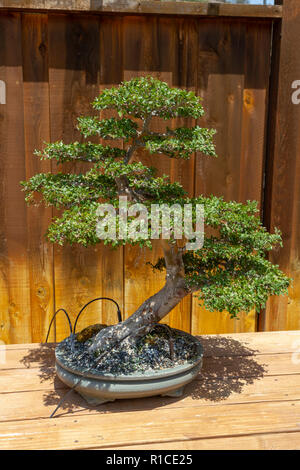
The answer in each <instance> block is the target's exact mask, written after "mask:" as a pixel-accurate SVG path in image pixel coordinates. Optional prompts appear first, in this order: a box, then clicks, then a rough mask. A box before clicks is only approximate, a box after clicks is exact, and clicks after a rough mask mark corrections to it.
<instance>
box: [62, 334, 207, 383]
mask: <svg viewBox="0 0 300 470" xmlns="http://www.w3.org/2000/svg"><path fill="white" fill-rule="evenodd" d="M172 330H174V331H177V332H179V333H181V334H184V335H185V336H188V337H189V338H192V340H193V341H194V343H195V344H196V345H197V357H196V359H195V360H192V361H189V362H186V363H185V364H180V365H178V366H174V367H168V368H166V369H159V370H151V371H145V372H140V373H136V372H135V373H133V374H120V375H115V374H110V373H102V374H99V373H95V372H94V373H93V372H88V371H87V372H85V371H83V370H82V369H80V368H79V369H77V368H76V367H70V366H67V365H65V364H64V362H63V361H61V360H60V358H58V355H57V350H55V360H56V362H57V364H59V365H60V367H62V368H63V369H65V370H67V371H69V372H71V373H73V374H76V375H79V376H82V377H86V378H92V379H96V380H104V381H105V380H106V381H112V382H114V381H139V380H154V379H160V378H164V377H170V376H172V375H177V374H181V373H183V372H186V371H188V370H189V369H192V368H193V367H195V366H196V365H197V364H199V362H200V361H202V358H203V347H202V344H201V343H200V341H199V340H198V338H196V337H195V336H193V335H191V334H190V333H187V332H186V331H182V330H178V329H177V328H172Z"/></svg>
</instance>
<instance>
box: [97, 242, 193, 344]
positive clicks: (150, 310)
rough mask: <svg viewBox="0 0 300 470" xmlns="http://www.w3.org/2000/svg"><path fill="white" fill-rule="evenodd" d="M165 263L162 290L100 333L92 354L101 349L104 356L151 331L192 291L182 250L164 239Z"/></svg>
mask: <svg viewBox="0 0 300 470" xmlns="http://www.w3.org/2000/svg"><path fill="white" fill-rule="evenodd" d="M162 245H163V250H164V256H165V264H166V271H167V275H166V282H165V285H164V286H163V288H162V289H161V290H160V291H159V292H157V293H156V294H154V295H153V296H151V297H149V298H148V299H147V300H145V302H144V303H143V304H142V305H141V306H140V307H139V308H138V309H137V310H136V311H135V312H134V313H133V314H132V315H131V316H130V317H129V318H127V319H126V320H124V321H123V322H122V323H119V324H117V325H113V326H110V327H108V328H105V329H103V330H101V331H100V332H99V333H98V334H97V335H96V336H95V338H94V341H93V343H92V345H91V346H90V351H91V352H93V351H96V350H99V351H101V353H104V352H105V351H107V350H109V349H111V348H112V347H113V346H114V345H116V344H117V343H119V342H120V341H122V340H124V339H125V338H132V339H134V338H137V337H140V336H144V335H145V334H147V333H148V331H150V329H151V328H152V326H153V324H155V323H157V322H159V321H160V320H161V319H162V318H163V317H165V316H166V315H167V314H168V313H169V312H170V311H171V310H172V309H173V308H174V307H176V305H177V304H178V303H179V302H180V301H181V300H182V299H183V298H184V297H185V296H186V295H188V294H189V293H190V292H191V291H190V289H188V288H187V286H186V283H185V279H184V265H183V261H182V251H183V250H182V249H181V248H178V247H177V246H176V245H171V244H169V243H167V242H166V241H165V240H162Z"/></svg>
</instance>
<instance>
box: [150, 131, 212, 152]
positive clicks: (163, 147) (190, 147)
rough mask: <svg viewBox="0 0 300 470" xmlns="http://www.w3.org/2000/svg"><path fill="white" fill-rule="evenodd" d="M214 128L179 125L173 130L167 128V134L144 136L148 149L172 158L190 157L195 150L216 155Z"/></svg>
mask: <svg viewBox="0 0 300 470" xmlns="http://www.w3.org/2000/svg"><path fill="white" fill-rule="evenodd" d="M215 132H216V131H215V130H214V129H203V128H201V127H199V126H196V127H193V128H192V129H191V128H186V127H179V128H177V129H175V130H174V131H172V130H171V129H168V128H167V132H166V134H165V135H153V134H152V135H150V136H146V137H144V139H143V140H144V142H145V146H146V149H147V150H149V152H150V153H163V154H165V155H168V157H171V158H184V159H188V158H190V156H191V155H192V153H194V152H202V153H204V154H206V155H210V156H213V157H216V153H215V147H214V144H213V140H212V137H213V135H214V134H215Z"/></svg>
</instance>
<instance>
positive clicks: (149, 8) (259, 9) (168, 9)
mask: <svg viewBox="0 0 300 470" xmlns="http://www.w3.org/2000/svg"><path fill="white" fill-rule="evenodd" d="M0 8H5V9H14V8H17V9H21V8H24V9H39V10H52V9H53V10H61V11H65V12H69V11H76V12H87V13H88V12H90V13H101V12H104V13H105V12H106V13H133V14H136V13H143V14H147V13H148V14H160V15H164V14H167V15H170V14H171V15H196V16H198V15H200V16H201V15H205V16H206V15H209V16H219V15H220V16H238V17H239V16H246V17H262V18H280V17H281V14H282V10H281V7H279V6H272V5H268V6H262V5H222V4H221V5H214V4H213V3H208V4H207V3H206V2H205V3H204V4H199V3H197V4H195V3H193V2H185V1H184V2H176V3H175V2H172V1H169V2H161V3H158V2H157V1H155V0H154V1H153V0H148V1H143V2H141V3H140V2H139V3H137V2H136V0H123V1H122V2H120V1H118V0H110V1H106V2H105V3H101V2H100V3H98V2H91V1H90V0H69V1H68V2H63V3H62V2H61V0H23V1H20V0H0Z"/></svg>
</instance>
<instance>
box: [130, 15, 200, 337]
mask: <svg viewBox="0 0 300 470" xmlns="http://www.w3.org/2000/svg"><path fill="white" fill-rule="evenodd" d="M190 24H194V22H193V21H192V23H190ZM184 28H185V30H186V32H187V38H186V39H184ZM193 31H194V34H195V27H194V30H193V27H192V26H191V27H190V29H188V26H187V24H186V23H185V22H183V21H182V20H178V19H176V20H175V19H172V20H170V19H168V18H158V17H153V18H151V19H150V18H147V19H145V18H143V19H141V18H135V17H126V18H125V22H124V79H126V80H128V79H130V78H133V77H135V76H141V75H142V76H145V75H152V76H155V77H156V78H159V79H161V80H163V81H166V82H167V83H168V84H169V85H170V86H189V87H190V88H192V87H195V84H196V79H195V71H196V68H193V67H192V66H193V62H190V64H188V57H189V58H191V57H193V54H192V51H193V49H190V50H189V46H190V45H191V44H192V41H193V38H192V35H193ZM188 34H189V35H190V36H189V35H188ZM133 51H134V53H133ZM188 54H190V55H189V56H188ZM193 74H194V75H193ZM193 77H194V78H193ZM189 80H190V81H189ZM167 124H168V123H167ZM165 125H166V123H161V122H160V120H159V119H157V120H155V122H153V124H152V130H153V131H161V130H162V129H163V128H164V126H165ZM169 125H170V124H169ZM177 125H180V122H179V121H178V122H177ZM139 158H141V160H142V161H143V162H144V163H145V164H146V165H148V166H155V167H156V168H157V169H158V174H159V175H162V174H166V175H169V176H170V178H171V181H174V180H177V181H180V182H181V183H182V184H183V186H184V187H185V189H186V190H188V191H189V192H190V194H192V192H193V181H194V161H193V159H191V160H190V161H185V162H180V163H178V162H177V161H176V162H175V161H172V160H171V159H169V158H168V157H166V156H163V155H151V156H150V155H148V154H140V155H139ZM159 256H162V251H161V248H160V245H159V242H155V243H153V249H152V251H149V250H147V249H140V248H137V247H126V249H125V307H126V314H131V313H133V312H134V311H135V310H136V308H137V307H138V306H139V305H140V304H141V303H142V302H143V301H144V300H145V299H146V298H147V297H149V296H150V295H153V294H154V293H155V292H157V291H158V290H159V289H160V288H161V287H162V286H163V284H164V277H165V273H158V272H152V270H151V267H149V266H148V265H147V264H146V263H147V262H148V261H150V262H151V263H155V262H156V260H157V259H158V257H159ZM190 302H191V299H190V297H187V298H186V299H184V300H183V301H182V303H181V304H180V305H178V306H177V307H176V308H175V309H174V310H173V311H172V312H171V313H170V314H169V315H168V316H167V317H166V318H164V320H163V321H164V322H167V323H168V324H170V325H171V326H173V327H176V328H180V329H183V330H186V331H190V315H191V313H190V312H191V308H190Z"/></svg>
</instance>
